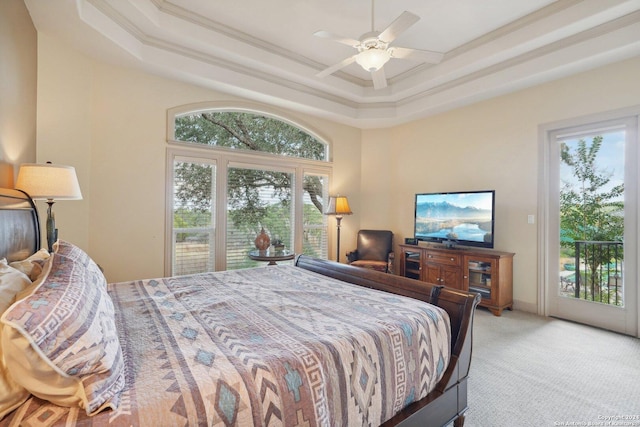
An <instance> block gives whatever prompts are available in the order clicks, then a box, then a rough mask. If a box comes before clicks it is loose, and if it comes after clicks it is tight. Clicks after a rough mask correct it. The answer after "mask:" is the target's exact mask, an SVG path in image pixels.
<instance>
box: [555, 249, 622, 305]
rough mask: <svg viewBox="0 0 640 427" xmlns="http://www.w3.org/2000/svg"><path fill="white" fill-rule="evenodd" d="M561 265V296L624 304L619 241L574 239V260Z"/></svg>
mask: <svg viewBox="0 0 640 427" xmlns="http://www.w3.org/2000/svg"><path fill="white" fill-rule="evenodd" d="M564 268H565V271H563V272H562V273H561V275H560V289H561V293H562V294H563V295H564V296H572V297H574V298H578V299H582V300H587V301H593V302H599V303H603V304H610V305H616V306H623V305H624V301H623V280H622V272H623V244H622V242H596V241H576V242H575V263H574V264H573V266H571V265H565V266H564ZM572 272H573V273H572Z"/></svg>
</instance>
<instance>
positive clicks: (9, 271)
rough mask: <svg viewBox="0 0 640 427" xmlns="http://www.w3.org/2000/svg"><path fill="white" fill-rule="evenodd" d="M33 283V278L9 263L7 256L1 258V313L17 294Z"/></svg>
mask: <svg viewBox="0 0 640 427" xmlns="http://www.w3.org/2000/svg"><path fill="white" fill-rule="evenodd" d="M30 285H31V279H29V277H28V276H27V275H26V274H24V273H23V272H21V271H19V270H16V269H15V268H13V267H11V266H10V265H9V264H7V260H6V259H5V258H2V259H0V314H2V313H4V312H5V311H6V310H7V308H9V306H10V305H11V304H13V302H14V301H15V298H16V294H17V293H18V292H20V291H23V290H24V289H26V288H27V286H30Z"/></svg>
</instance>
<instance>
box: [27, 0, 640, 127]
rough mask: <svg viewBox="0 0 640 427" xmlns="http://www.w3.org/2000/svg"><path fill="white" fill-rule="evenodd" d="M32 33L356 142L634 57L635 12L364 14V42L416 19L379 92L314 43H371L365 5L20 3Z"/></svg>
mask: <svg viewBox="0 0 640 427" xmlns="http://www.w3.org/2000/svg"><path fill="white" fill-rule="evenodd" d="M25 3H26V5H27V8H28V10H29V12H30V14H31V16H32V19H33V22H34V25H35V26H36V28H37V30H38V31H41V32H45V33H47V34H52V35H54V36H56V37H59V38H62V39H64V40H66V41H68V42H69V43H71V44H72V45H73V46H75V47H76V48H78V49H80V50H81V51H83V52H85V53H86V54H88V55H91V56H94V57H98V58H101V59H103V60H105V61H109V62H113V63H116V64H120V65H125V66H131V67H137V68H141V69H144V70H145V71H147V72H151V73H155V74H158V75H162V76H166V77H170V78H173V79H178V80H181V81H185V82H189V83H193V84H196V85H200V86H204V87H208V88H212V89H215V90H218V91H221V92H224V93H228V94H230V95H236V96H241V97H243V98H246V99H248V100H252V101H258V102H263V103H268V104H271V105H274V106H278V107H283V108H289V109H294V110H297V111H303V112H305V113H309V114H313V115H317V116H321V117H325V118H328V119H331V120H335V121H337V122H341V123H345V124H349V125H352V126H357V127H361V128H375V127H385V126H391V125H395V124H399V123H403V122H407V121H410V120H414V119H417V118H420V117H425V116H428V115H431V114H434V113H438V112H441V111H446V110H448V109H451V108H456V107H459V106H463V105H467V104H470V103H473V102H476V101H479V100H482V99H487V98H489V97H493V96H498V95H501V94H505V93H508V92H511V91H514V90H518V89H522V88H525V87H529V86H532V85H535V84H540V83H543V82H546V81H550V80H553V79H557V78H561V77H565V76H568V75H571V74H574V73H578V72H581V71H585V70H588V69H591V68H594V67H598V66H601V65H605V64H608V63H611V62H615V61H620V60H623V59H626V58H630V57H633V56H637V55H640V0H558V1H552V0H483V1H478V0H456V1H450V0H377V1H375V4H374V19H373V23H374V28H375V29H376V30H378V31H380V30H382V29H384V28H385V27H386V26H388V25H389V24H390V23H391V22H392V21H393V20H394V19H395V18H397V17H398V16H399V15H400V14H401V13H402V12H403V11H410V12H412V13H413V14H416V15H418V16H419V17H420V18H421V19H420V20H419V21H418V22H417V23H416V24H414V25H412V26H411V27H410V28H409V29H407V30H406V31H405V32H403V33H402V34H401V35H400V36H399V37H398V38H397V39H396V40H395V41H394V43H393V44H394V45H397V46H403V47H408V48H413V49H422V50H430V51H437V52H442V53H444V59H443V60H442V62H440V63H439V64H437V65H431V64H421V63H417V62H413V61H409V60H403V59H392V60H390V61H389V62H388V63H387V64H386V65H385V66H384V68H385V73H386V77H387V87H386V88H384V89H381V90H375V89H374V88H373V85H372V81H371V74H370V73H368V72H366V71H365V70H363V69H362V68H361V67H360V66H359V65H357V64H356V63H353V64H351V65H349V66H347V67H345V68H343V69H342V70H340V71H338V72H336V73H334V74H332V75H329V76H327V77H324V78H320V77H317V76H316V74H317V73H318V72H320V71H321V70H323V69H324V68H326V67H328V66H331V65H333V64H335V63H338V62H340V61H341V60H343V59H344V58H346V57H348V56H350V55H353V54H354V53H355V52H354V50H353V48H351V47H349V46H346V45H343V44H339V43H336V42H334V41H331V40H327V39H322V38H319V37H315V36H314V35H313V33H314V32H316V31H318V30H326V31H329V32H331V33H334V34H338V35H341V36H344V37H347V38H352V39H358V38H359V37H360V36H361V35H363V34H364V33H366V32H368V31H371V21H372V19H371V18H372V16H371V2H370V1H369V0H346V1H345V0H270V1H264V0H216V1H210V0H56V1H50V0H25Z"/></svg>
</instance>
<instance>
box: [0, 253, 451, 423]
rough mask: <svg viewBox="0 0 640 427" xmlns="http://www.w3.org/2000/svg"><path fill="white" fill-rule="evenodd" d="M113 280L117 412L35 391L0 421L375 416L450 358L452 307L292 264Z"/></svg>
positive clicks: (423, 390) (415, 392)
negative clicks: (60, 401) (67, 404)
mask: <svg viewBox="0 0 640 427" xmlns="http://www.w3.org/2000/svg"><path fill="white" fill-rule="evenodd" d="M108 289H109V294H110V295H111V298H112V299H113V302H114V305H115V309H116V321H117V327H118V330H119V335H120V343H121V345H122V350H123V357H124V359H125V364H126V367H125V375H126V383H127V385H126V389H125V391H124V392H123V395H122V399H121V404H120V407H119V408H118V410H116V411H112V410H106V411H103V412H101V413H99V414H98V415H96V416H94V417H87V416H86V415H85V414H84V411H78V410H76V409H69V408H61V407H58V406H55V405H52V404H48V403H46V402H43V401H40V400H39V399H37V398H33V397H32V398H30V399H29V400H28V401H27V402H25V404H24V405H22V406H21V407H20V408H18V409H17V410H16V411H14V412H13V413H12V414H10V415H9V416H8V417H7V418H5V419H4V420H2V422H1V423H0V425H2V426H5V425H7V426H9V425H73V424H78V425H87V426H103V425H115V426H184V425H194V426H195V425H202V426H206V425H213V426H377V425H379V424H380V423H382V422H384V421H386V420H387V419H389V418H390V417H391V416H393V415H394V414H395V413H396V412H398V411H399V410H400V409H402V408H403V407H404V406H406V405H407V404H409V403H411V402H413V401H415V400H418V399H420V398H422V397H424V396H425V395H426V394H428V393H429V392H430V391H431V390H432V389H433V387H434V386H435V384H436V383H437V382H438V380H439V379H440V378H441V376H442V374H443V372H444V370H445V368H446V366H447V364H448V363H449V358H450V341H451V332H450V325H449V318H448V315H447V313H446V312H445V311H444V310H442V309H440V308H439V307H436V306H433V305H430V304H427V303H424V302H421V301H417V300H413V299H411V298H405V297H402V296H396V295H392V294H389V293H385V292H381V291H375V290H371V289H366V288H362V287H360V286H355V285H351V284H347V283H344V282H340V281H338V280H335V279H332V278H328V277H325V276H322V275H319V274H316V273H313V272H310V271H307V270H304V269H302V268H297V267H293V266H286V265H279V266H270V267H266V268H265V267H261V268H253V269H246V270H234V271H225V272H216V273H204V274H197V275H191V276H182V277H174V278H164V279H151V280H143V281H136V282H127V283H117V284H110V285H109V288H108Z"/></svg>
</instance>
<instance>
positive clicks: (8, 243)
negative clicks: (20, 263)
mask: <svg viewBox="0 0 640 427" xmlns="http://www.w3.org/2000/svg"><path fill="white" fill-rule="evenodd" d="M39 249H40V223H39V220H38V211H37V210H36V205H35V204H34V203H33V200H31V197H29V196H28V195H27V194H26V193H24V192H22V191H20V190H10V189H8V188H0V258H7V261H9V262H11V261H16V260H21V259H25V258H27V257H28V256H29V255H31V254H33V253H35V252H37V251H38V250H39Z"/></svg>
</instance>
